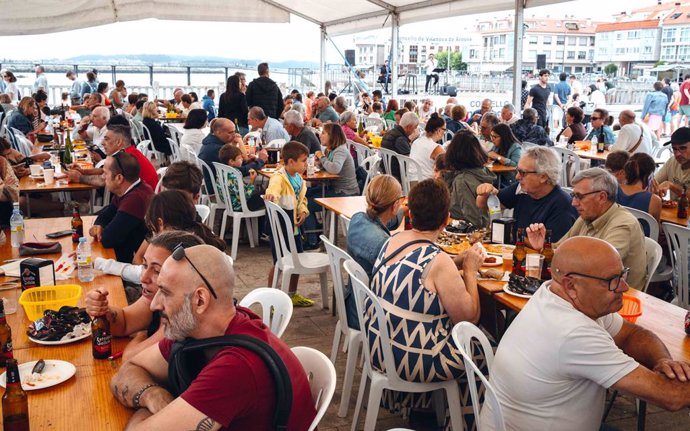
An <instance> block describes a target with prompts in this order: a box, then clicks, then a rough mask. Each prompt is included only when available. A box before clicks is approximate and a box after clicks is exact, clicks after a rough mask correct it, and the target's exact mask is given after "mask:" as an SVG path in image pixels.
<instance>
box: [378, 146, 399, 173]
mask: <svg viewBox="0 0 690 431" xmlns="http://www.w3.org/2000/svg"><path fill="white" fill-rule="evenodd" d="M396 154H397V153H396V152H393V151H391V150H387V149H385V148H379V157H381V162H382V163H383V169H384V170H385V171H386V173H387V174H388V175H391V161H392V160H393V157H395V155H396Z"/></svg>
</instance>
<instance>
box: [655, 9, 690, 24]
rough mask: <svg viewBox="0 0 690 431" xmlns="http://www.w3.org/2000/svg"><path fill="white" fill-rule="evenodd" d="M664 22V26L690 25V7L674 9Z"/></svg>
mask: <svg viewBox="0 0 690 431" xmlns="http://www.w3.org/2000/svg"><path fill="white" fill-rule="evenodd" d="M662 22H663V25H664V26H670V25H684V24H685V25H687V24H690V5H687V6H681V7H676V8H674V9H673V10H672V11H671V12H669V14H668V15H667V16H666V18H664V20H663V21H662Z"/></svg>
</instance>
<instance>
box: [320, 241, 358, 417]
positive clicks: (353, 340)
mask: <svg viewBox="0 0 690 431" xmlns="http://www.w3.org/2000/svg"><path fill="white" fill-rule="evenodd" d="M321 240H322V241H323V243H324V245H325V246H326V253H327V254H328V260H329V261H330V262H331V276H332V277H333V295H334V296H335V309H336V311H337V312H338V314H337V316H338V322H336V324H335V332H334V333H333V346H332V347H331V362H333V364H335V361H336V359H338V348H339V347H340V336H341V335H342V336H343V338H344V341H345V342H344V343H343V352H347V361H346V365H345V376H344V378H343V391H342V394H341V396H340V408H339V409H338V416H340V417H341V418H344V417H345V416H346V415H347V410H348V408H349V407H350V398H351V397H350V394H351V392H352V382H353V381H354V379H355V366H356V365H357V357H358V356H359V348H360V346H361V344H362V332H361V331H358V330H356V329H352V328H350V327H349V326H348V325H347V310H346V309H345V296H344V289H345V280H344V279H343V271H342V264H343V262H346V261H348V260H352V257H350V255H349V254H347V252H345V251H344V250H342V249H341V248H339V247H337V246H336V245H334V244H333V243H332V242H331V241H329V240H328V238H326V237H325V236H324V235H321ZM366 281H367V284H369V279H368V277H367V280H366Z"/></svg>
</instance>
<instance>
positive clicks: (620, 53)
mask: <svg viewBox="0 0 690 431" xmlns="http://www.w3.org/2000/svg"><path fill="white" fill-rule="evenodd" d="M616 55H625V48H616Z"/></svg>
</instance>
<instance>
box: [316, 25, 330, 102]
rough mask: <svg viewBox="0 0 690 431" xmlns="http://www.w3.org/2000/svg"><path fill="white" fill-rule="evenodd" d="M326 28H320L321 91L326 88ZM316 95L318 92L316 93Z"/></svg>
mask: <svg viewBox="0 0 690 431" xmlns="http://www.w3.org/2000/svg"><path fill="white" fill-rule="evenodd" d="M327 37H328V35H327V34H326V27H325V26H324V25H322V26H321V45H320V47H319V48H320V49H319V85H320V87H319V88H320V89H321V91H325V88H326V38H327ZM317 93H318V91H317Z"/></svg>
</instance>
